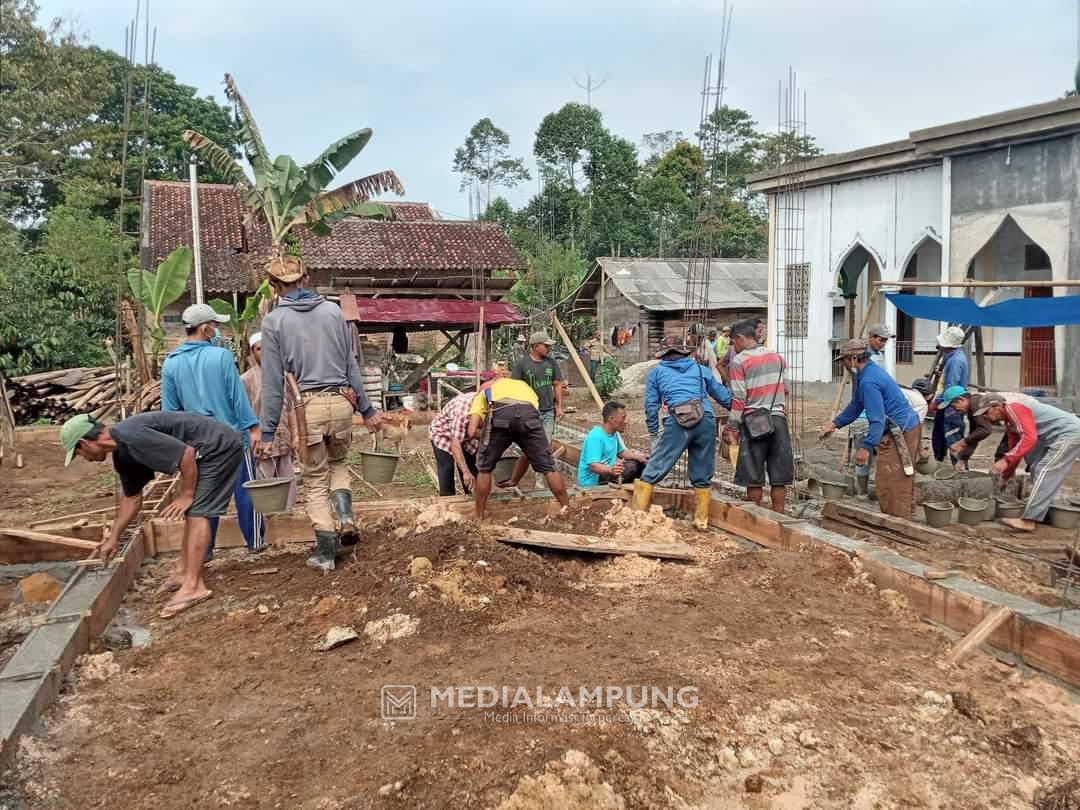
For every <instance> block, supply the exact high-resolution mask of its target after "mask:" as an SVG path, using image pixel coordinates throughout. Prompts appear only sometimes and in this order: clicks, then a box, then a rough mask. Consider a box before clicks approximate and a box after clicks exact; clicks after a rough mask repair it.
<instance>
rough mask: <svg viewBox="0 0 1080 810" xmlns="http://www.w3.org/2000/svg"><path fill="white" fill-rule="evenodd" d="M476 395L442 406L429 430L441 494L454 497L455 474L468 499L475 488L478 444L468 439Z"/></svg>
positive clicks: (456, 399)
mask: <svg viewBox="0 0 1080 810" xmlns="http://www.w3.org/2000/svg"><path fill="white" fill-rule="evenodd" d="M474 396H475V394H458V395H457V396H456V397H454V398H453V399H452V400H450V401H449V402H448V403H446V404H445V405H443V407H442V410H441V411H439V412H438V413H437V414H436V415H435V418H434V419H432V420H431V425H429V426H428V438H429V439H430V440H431V449H432V451H433V452H434V453H435V469H436V473H437V476H438V479H439V494H440V495H442V496H447V495H455V494H457V493H456V490H455V485H454V471H455V470H457V473H458V477H459V478H460V479H461V491H462V492H464V493H465V494H466V495H468V494H469V493H470V492H472V489H473V487H474V486H475V485H476V475H477V473H478V470H477V469H476V453H477V450H478V448H479V442H478V441H477V440H476V439H470V438H469V437H468V435H467V434H468V431H469V409H470V408H471V407H472V401H473V397H474Z"/></svg>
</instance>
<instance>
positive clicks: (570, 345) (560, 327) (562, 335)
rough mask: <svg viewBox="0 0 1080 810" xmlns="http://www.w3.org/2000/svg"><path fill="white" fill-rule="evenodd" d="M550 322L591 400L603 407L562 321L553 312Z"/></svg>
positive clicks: (600, 407) (602, 402) (598, 393)
mask: <svg viewBox="0 0 1080 810" xmlns="http://www.w3.org/2000/svg"><path fill="white" fill-rule="evenodd" d="M551 322H552V323H553V324H555V330H556V331H557V332H558V333H559V337H560V338H562V342H563V343H564V344H566V348H567V349H568V350H569V352H570V359H571V360H573V361H574V365H575V366H577V370H578V372H579V373H580V374H581V377H582V379H584V380H585V385H587V386H588V387H589V393H590V394H592V398H593V402H595V403H596V407H597V408H599V409H600V410H603V409H604V400H603V399H601V397H600V392H599V391H597V390H596V386H595V385H593V381H592V378H591V377H589V372H588V371H586V369H585V364H584V363H582V362H581V356H580V355H579V354H578V350H577V346H575V345H574V341H572V340H570V336H569V335H568V334H566V330H565V329H563V325H562V321H560V320H559V316H558V315H556V314H555V313H554V312H552V313H551Z"/></svg>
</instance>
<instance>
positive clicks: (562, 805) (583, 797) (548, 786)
mask: <svg viewBox="0 0 1080 810" xmlns="http://www.w3.org/2000/svg"><path fill="white" fill-rule="evenodd" d="M586 807H588V808H590V810H623V809H624V808H625V807H626V802H625V801H624V800H623V798H622V797H621V796H620V795H619V794H618V793H616V792H615V789H614V788H612V786H611V785H609V784H608V783H607V782H605V781H603V778H602V776H601V774H600V769H599V768H598V767H596V765H595V764H594V763H593V761H592V760H591V759H590V758H589V755H588V754H585V753H582V752H581V751H575V750H573V749H571V750H569V751H567V752H566V753H565V754H563V755H562V757H561V758H560V759H559V760H557V761H555V762H549V763H548V764H547V765H545V766H544V771H543V773H541V774H540V775H539V776H523V777H522V778H521V781H520V782H518V786H517V790H515V791H514V792H513V794H511V796H510V797H509V798H508V799H506V800H505V801H503V802H501V803H500V804H499V806H498V809H497V810H539V808H543V810H576V808H586Z"/></svg>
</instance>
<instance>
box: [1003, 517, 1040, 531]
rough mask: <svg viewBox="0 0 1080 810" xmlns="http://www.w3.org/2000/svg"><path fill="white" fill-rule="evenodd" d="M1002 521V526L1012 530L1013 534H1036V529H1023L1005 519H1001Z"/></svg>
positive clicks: (1006, 529)
mask: <svg viewBox="0 0 1080 810" xmlns="http://www.w3.org/2000/svg"><path fill="white" fill-rule="evenodd" d="M1000 523H1001V526H1002V528H1004V529H1005V531H1007V532H1010V533H1011V534H1034V532H1035V530H1034V529H1021V528H1019V527H1017V526H1011V525H1009V524H1008V523H1006V522H1005V521H1004V520H1002V521H1000Z"/></svg>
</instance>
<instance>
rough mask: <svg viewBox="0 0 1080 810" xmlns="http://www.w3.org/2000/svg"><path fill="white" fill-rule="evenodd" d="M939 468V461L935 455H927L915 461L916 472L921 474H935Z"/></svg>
mask: <svg viewBox="0 0 1080 810" xmlns="http://www.w3.org/2000/svg"><path fill="white" fill-rule="evenodd" d="M937 468H938V461H937V459H935V458H934V457H933V456H927V457H926V458H921V459H919V460H918V461H916V462H915V472H917V473H919V475H933V474H934V472H935V471H936V470H937Z"/></svg>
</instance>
